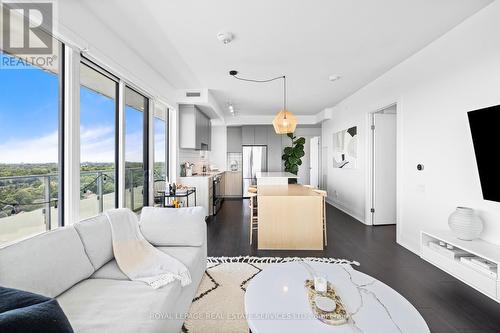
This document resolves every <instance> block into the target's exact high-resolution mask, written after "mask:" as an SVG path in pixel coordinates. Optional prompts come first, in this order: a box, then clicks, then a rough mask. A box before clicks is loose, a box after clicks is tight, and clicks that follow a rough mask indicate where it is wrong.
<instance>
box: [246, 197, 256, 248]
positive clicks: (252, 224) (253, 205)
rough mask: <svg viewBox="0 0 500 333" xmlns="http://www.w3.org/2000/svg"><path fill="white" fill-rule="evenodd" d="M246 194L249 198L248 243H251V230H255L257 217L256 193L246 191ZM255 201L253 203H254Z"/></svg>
mask: <svg viewBox="0 0 500 333" xmlns="http://www.w3.org/2000/svg"><path fill="white" fill-rule="evenodd" d="M247 196H248V197H249V198H250V223H249V224H250V245H252V236H253V231H254V230H257V227H258V217H257V193H253V192H248V193H247ZM254 201H255V203H254Z"/></svg>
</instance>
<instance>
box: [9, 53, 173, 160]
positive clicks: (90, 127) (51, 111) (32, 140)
mask: <svg viewBox="0 0 500 333" xmlns="http://www.w3.org/2000/svg"><path fill="white" fill-rule="evenodd" d="M5 56H6V55H4V54H0V57H5ZM58 99H59V95H58V78H57V76H56V75H55V74H53V73H50V72H46V71H43V70H40V69H2V68H0V163H49V162H57V154H58V149H57V145H58ZM114 103H115V102H114V100H113V99H111V98H109V97H106V96H103V95H101V94H98V93H96V92H94V91H92V90H89V89H87V88H85V87H81V88H80V140H81V150H80V152H81V161H82V163H85V162H110V163H111V162H114V151H115V104H114ZM125 118H126V121H125V124H126V125H125V126H126V136H125V137H126V140H125V147H126V150H125V155H126V160H127V161H132V162H140V161H142V126H143V125H142V124H143V123H142V112H139V111H137V110H135V109H133V108H131V107H128V106H127V107H126V108H125ZM160 129H161V126H159V124H158V121H155V133H157V134H156V135H155V156H158V157H160V156H162V157H163V156H165V154H164V146H163V147H162V145H161V144H160V142H161V140H164V139H165V131H161V132H160ZM157 131H158V132H157Z"/></svg>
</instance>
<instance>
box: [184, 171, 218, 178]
mask: <svg viewBox="0 0 500 333" xmlns="http://www.w3.org/2000/svg"><path fill="white" fill-rule="evenodd" d="M224 172H226V171H208V172H206V173H198V174H196V175H192V176H183V177H179V178H201V177H213V176H217V175H221V174H223V173H224Z"/></svg>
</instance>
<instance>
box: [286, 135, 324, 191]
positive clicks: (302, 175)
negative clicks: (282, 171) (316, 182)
mask: <svg viewBox="0 0 500 333" xmlns="http://www.w3.org/2000/svg"><path fill="white" fill-rule="evenodd" d="M294 134H295V136H296V137H298V138H300V137H303V138H304V139H306V144H305V145H304V152H305V154H306V155H305V156H304V157H303V158H302V165H301V166H300V167H299V172H298V173H297V175H298V176H299V179H298V182H299V183H300V184H309V183H310V182H309V176H310V174H309V159H310V158H309V157H310V149H309V146H310V144H311V138H312V137H315V136H320V135H321V128H320V127H317V126H297V128H296V129H295V132H294ZM291 143H292V141H291V140H290V138H289V137H288V136H286V135H283V136H282V147H288V146H290V145H291ZM320 177H321V176H320Z"/></svg>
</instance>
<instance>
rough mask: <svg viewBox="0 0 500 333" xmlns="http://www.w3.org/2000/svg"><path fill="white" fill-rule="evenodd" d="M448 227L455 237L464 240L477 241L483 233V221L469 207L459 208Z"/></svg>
mask: <svg viewBox="0 0 500 333" xmlns="http://www.w3.org/2000/svg"><path fill="white" fill-rule="evenodd" d="M448 225H449V226H450V229H451V231H452V232H453V233H454V234H455V236H456V237H457V238H459V239H462V240H473V239H476V238H478V237H479V235H480V234H481V232H482V231H483V221H482V220H481V218H480V217H479V216H477V215H476V213H475V212H474V210H473V209H472V208H468V207H457V209H456V210H455V211H454V212H453V213H451V215H450V217H449V218H448Z"/></svg>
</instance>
